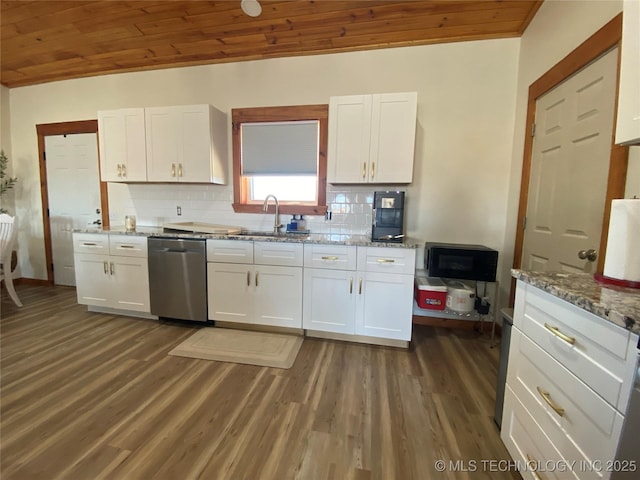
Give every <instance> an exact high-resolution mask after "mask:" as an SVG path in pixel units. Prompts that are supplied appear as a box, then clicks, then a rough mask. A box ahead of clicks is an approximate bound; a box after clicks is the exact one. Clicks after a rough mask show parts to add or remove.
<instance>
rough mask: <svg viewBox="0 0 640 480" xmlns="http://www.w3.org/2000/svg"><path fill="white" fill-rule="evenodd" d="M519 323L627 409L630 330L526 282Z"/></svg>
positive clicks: (518, 298)
mask: <svg viewBox="0 0 640 480" xmlns="http://www.w3.org/2000/svg"><path fill="white" fill-rule="evenodd" d="M514 326H516V327H517V328H518V329H520V331H522V332H523V333H524V334H525V335H526V336H528V337H529V338H530V339H531V340H533V341H534V342H535V343H536V344H538V345H539V346H540V347H542V349H544V350H545V351H546V352H547V353H549V355H551V356H552V357H553V358H555V359H556V360H557V361H558V362H559V363H561V364H562V365H564V366H565V367H566V368H567V369H568V370H569V371H571V372H572V373H573V374H574V375H576V376H577V377H578V378H580V379H581V380H582V381H583V382H584V383H586V384H587V385H589V387H591V388H592V389H593V390H595V391H596V392H597V393H598V394H599V395H601V396H602V397H603V398H604V399H605V400H607V402H609V403H610V404H611V405H613V406H615V407H616V408H617V409H618V410H619V411H624V410H625V406H626V404H627V401H628V396H629V391H628V390H629V389H628V388H627V387H628V386H629V385H630V384H631V383H630V382H631V380H632V378H633V362H631V361H628V359H629V358H631V357H632V356H633V355H634V352H635V350H636V348H635V345H633V344H631V342H630V341H629V339H630V333H629V331H627V330H625V329H623V328H621V327H619V326H617V325H614V324H613V323H611V322H608V321H607V320H605V319H603V318H600V317H598V316H596V315H593V314H592V313H589V312H587V311H585V310H582V309H581V308H578V307H576V306H575V305H572V304H570V303H568V302H566V301H564V300H560V299H558V298H557V297H554V296H552V295H550V294H548V293H546V292H544V291H542V290H540V289H538V288H535V287H532V286H531V285H528V284H524V283H521V282H519V284H518V294H517V295H516V303H515V307H514ZM554 332H555V333H554ZM563 338H564V339H563Z"/></svg>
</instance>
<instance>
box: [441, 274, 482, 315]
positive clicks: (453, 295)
mask: <svg viewBox="0 0 640 480" xmlns="http://www.w3.org/2000/svg"><path fill="white" fill-rule="evenodd" d="M445 284H446V285H447V308H448V309H449V310H451V311H453V312H456V313H470V312H472V311H473V308H474V307H475V303H476V302H475V301H476V294H475V292H474V291H473V289H472V288H471V287H470V286H468V285H466V284H464V283H462V282H461V281H459V280H450V279H446V280H445Z"/></svg>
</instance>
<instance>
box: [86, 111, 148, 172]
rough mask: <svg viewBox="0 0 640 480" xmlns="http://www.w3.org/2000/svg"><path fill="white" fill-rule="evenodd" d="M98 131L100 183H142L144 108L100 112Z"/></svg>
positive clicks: (144, 155) (145, 158) (144, 169)
mask: <svg viewBox="0 0 640 480" xmlns="http://www.w3.org/2000/svg"><path fill="white" fill-rule="evenodd" d="M98 131H99V146H100V179H101V180H102V181H103V182H145V181H146V180H147V147H146V143H145V142H146V141H145V129H144V108H124V109H119V110H102V111H99V112H98Z"/></svg>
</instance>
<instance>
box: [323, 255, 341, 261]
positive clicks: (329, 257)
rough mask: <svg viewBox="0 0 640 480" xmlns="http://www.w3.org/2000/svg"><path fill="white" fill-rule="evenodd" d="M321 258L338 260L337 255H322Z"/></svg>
mask: <svg viewBox="0 0 640 480" xmlns="http://www.w3.org/2000/svg"><path fill="white" fill-rule="evenodd" d="M322 260H333V261H336V260H338V257H336V256H334V255H328V256H326V257H322Z"/></svg>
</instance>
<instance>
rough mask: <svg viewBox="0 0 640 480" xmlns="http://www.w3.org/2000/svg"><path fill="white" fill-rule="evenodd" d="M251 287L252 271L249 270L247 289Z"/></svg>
mask: <svg viewBox="0 0 640 480" xmlns="http://www.w3.org/2000/svg"><path fill="white" fill-rule="evenodd" d="M249 286H251V271H249V270H247V287H249Z"/></svg>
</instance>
